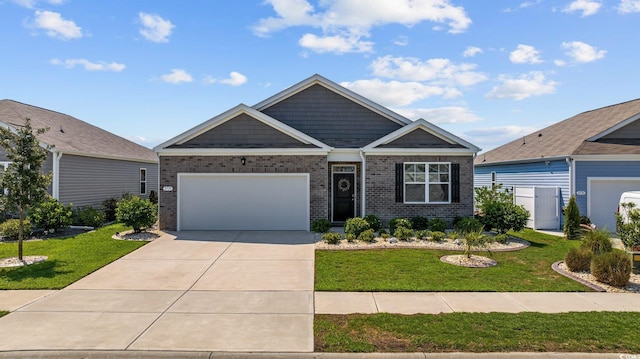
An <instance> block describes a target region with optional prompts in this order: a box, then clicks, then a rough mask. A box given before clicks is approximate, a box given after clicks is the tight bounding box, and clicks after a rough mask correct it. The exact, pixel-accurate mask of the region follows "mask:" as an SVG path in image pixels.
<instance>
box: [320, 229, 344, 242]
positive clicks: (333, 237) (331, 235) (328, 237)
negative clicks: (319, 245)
mask: <svg viewBox="0 0 640 359" xmlns="http://www.w3.org/2000/svg"><path fill="white" fill-rule="evenodd" d="M322 240H323V241H325V242H327V243H329V244H338V243H340V241H341V240H342V234H340V233H335V232H327V233H325V234H323V235H322Z"/></svg>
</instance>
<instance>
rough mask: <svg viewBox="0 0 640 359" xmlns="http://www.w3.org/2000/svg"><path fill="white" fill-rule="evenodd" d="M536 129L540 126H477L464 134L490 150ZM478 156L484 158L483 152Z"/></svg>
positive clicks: (471, 140)
mask: <svg viewBox="0 0 640 359" xmlns="http://www.w3.org/2000/svg"><path fill="white" fill-rule="evenodd" d="M536 130H538V128H534V127H528V126H516V125H510V126H496V127H484V128H477V129H473V130H469V131H466V132H464V133H463V134H462V135H463V137H464V138H465V139H466V140H467V141H469V142H471V143H473V144H475V145H479V146H481V147H482V148H483V149H484V150H487V151H488V150H490V149H492V148H494V147H498V146H500V145H503V144H505V143H509V142H511V141H513V140H515V139H517V138H521V137H522V136H526V135H528V134H530V133H532V132H534V131H536ZM478 157H480V158H482V154H480V155H478Z"/></svg>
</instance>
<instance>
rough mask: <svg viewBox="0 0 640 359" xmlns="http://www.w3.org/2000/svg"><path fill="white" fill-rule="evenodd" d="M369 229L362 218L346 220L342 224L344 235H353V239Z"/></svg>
mask: <svg viewBox="0 0 640 359" xmlns="http://www.w3.org/2000/svg"><path fill="white" fill-rule="evenodd" d="M367 229H369V223H368V222H367V221H365V220H364V218H360V217H354V218H349V219H347V221H346V222H344V233H345V234H353V236H354V237H356V238H357V237H358V236H359V235H360V233H362V232H364V231H366V230H367Z"/></svg>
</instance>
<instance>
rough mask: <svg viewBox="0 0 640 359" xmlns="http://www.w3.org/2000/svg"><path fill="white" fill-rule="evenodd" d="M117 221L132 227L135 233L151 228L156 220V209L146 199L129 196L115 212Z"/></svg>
mask: <svg viewBox="0 0 640 359" xmlns="http://www.w3.org/2000/svg"><path fill="white" fill-rule="evenodd" d="M116 217H117V219H118V221H120V222H122V223H124V224H125V225H127V226H131V227H133V231H134V232H135V233H139V232H141V231H142V230H144V229H146V228H148V227H151V226H152V225H153V224H154V223H156V221H157V220H158V208H157V206H156V205H155V204H153V203H151V201H149V200H148V199H142V198H140V197H138V196H131V197H130V198H129V199H122V201H120V203H118V208H117V210H116Z"/></svg>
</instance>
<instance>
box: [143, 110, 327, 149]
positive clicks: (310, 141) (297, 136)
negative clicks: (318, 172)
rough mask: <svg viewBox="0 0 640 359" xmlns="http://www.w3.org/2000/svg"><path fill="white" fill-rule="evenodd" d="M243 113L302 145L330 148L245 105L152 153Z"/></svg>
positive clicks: (183, 134) (206, 122)
mask: <svg viewBox="0 0 640 359" xmlns="http://www.w3.org/2000/svg"><path fill="white" fill-rule="evenodd" d="M242 113H245V114H247V115H249V116H251V117H252V118H255V119H256V120H258V121H260V122H262V123H264V124H266V125H268V126H270V127H272V128H274V129H275V130H277V131H280V132H282V133H284V134H286V135H288V136H290V137H292V138H294V139H296V140H298V141H300V142H302V143H304V144H312V145H314V146H317V147H319V148H321V149H329V148H330V147H329V146H328V145H326V144H325V143H322V142H320V141H318V140H316V139H315V138H313V137H311V136H308V135H306V134H304V133H302V132H300V131H298V130H296V129H295V128H293V127H290V126H288V125H286V124H284V123H282V122H280V121H278V120H276V119H274V118H273V117H270V116H267V115H266V114H264V113H262V112H259V111H256V110H255V109H253V108H251V107H249V106H247V105H245V104H239V105H238V106H236V107H234V108H232V109H229V110H227V111H225V112H223V113H221V114H220V115H218V116H216V117H214V118H212V119H210V120H208V121H205V122H203V123H201V124H200V125H198V126H196V127H194V128H192V129H190V130H188V131H186V132H183V133H182V134H180V135H178V136H176V137H174V138H172V139H170V140H168V141H166V142H164V143H162V144H160V145H158V146H156V147H154V148H153V151H154V152H156V153H157V152H161V151H164V150H165V149H166V147H169V146H171V145H173V144H182V143H185V142H187V141H189V140H191V139H193V138H195V137H197V136H199V135H201V134H203V133H205V132H207V131H209V130H211V129H213V128H215V127H217V126H220V125H221V124H223V123H225V122H227V121H229V120H231V119H233V118H235V117H237V116H238V115H240V114H242Z"/></svg>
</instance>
